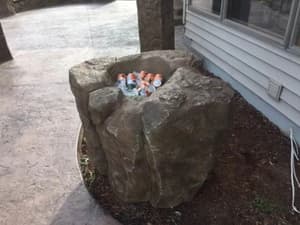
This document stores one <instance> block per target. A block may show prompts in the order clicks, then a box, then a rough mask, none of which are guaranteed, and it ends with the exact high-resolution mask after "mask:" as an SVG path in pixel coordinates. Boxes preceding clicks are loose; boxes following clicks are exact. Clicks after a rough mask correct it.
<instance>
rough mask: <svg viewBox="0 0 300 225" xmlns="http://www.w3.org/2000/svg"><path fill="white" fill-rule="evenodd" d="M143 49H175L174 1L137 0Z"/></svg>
mask: <svg viewBox="0 0 300 225" xmlns="http://www.w3.org/2000/svg"><path fill="white" fill-rule="evenodd" d="M137 7H138V20H139V34H140V43H141V51H142V52H143V51H151V50H165V49H174V16H173V13H174V12H173V10H174V7H173V1H165V0H137Z"/></svg>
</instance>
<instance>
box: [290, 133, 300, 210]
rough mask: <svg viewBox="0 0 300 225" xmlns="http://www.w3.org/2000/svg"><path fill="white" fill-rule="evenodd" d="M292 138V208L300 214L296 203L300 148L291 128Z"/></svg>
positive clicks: (299, 184) (299, 185)
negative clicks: (297, 166) (297, 165)
mask: <svg viewBox="0 0 300 225" xmlns="http://www.w3.org/2000/svg"><path fill="white" fill-rule="evenodd" d="M290 140H291V186H292V210H293V211H294V212H296V213H299V214H300V211H299V210H298V209H297V207H296V205H295V193H296V190H295V181H296V184H297V186H298V188H300V182H299V179H298V177H297V174H296V167H295V160H296V161H299V149H298V145H297V142H296V140H295V138H294V134H293V129H292V128H290Z"/></svg>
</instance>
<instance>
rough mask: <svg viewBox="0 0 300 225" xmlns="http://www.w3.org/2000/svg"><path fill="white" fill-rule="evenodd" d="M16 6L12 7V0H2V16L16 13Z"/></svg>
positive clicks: (0, 2) (0, 0)
mask: <svg viewBox="0 0 300 225" xmlns="http://www.w3.org/2000/svg"><path fill="white" fill-rule="evenodd" d="M14 13H15V11H14V8H13V7H12V4H11V1H9V0H0V18H2V17H6V16H10V15H12V14H14Z"/></svg>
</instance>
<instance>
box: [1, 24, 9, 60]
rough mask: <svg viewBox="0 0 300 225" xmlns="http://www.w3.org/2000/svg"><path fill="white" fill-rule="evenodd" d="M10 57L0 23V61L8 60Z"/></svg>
mask: <svg viewBox="0 0 300 225" xmlns="http://www.w3.org/2000/svg"><path fill="white" fill-rule="evenodd" d="M10 59H12V56H11V54H10V51H9V49H8V46H7V43H6V40H5V36H4V33H3V30H2V26H1V23H0V63H3V62H5V61H8V60H10Z"/></svg>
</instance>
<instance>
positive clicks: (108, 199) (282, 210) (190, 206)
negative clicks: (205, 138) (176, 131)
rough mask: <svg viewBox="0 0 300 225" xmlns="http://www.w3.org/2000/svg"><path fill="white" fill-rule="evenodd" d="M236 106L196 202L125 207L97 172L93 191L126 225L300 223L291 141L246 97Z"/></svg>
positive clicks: (194, 200)
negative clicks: (294, 209) (293, 187)
mask: <svg viewBox="0 0 300 225" xmlns="http://www.w3.org/2000/svg"><path fill="white" fill-rule="evenodd" d="M232 108H233V126H232V128H231V129H229V130H228V132H227V133H226V135H225V137H224V142H223V143H222V144H221V145H220V146H218V148H217V152H218V154H217V160H216V164H215V168H214V171H213V172H212V174H211V175H210V177H209V178H208V180H207V182H206V183H205V185H204V186H203V187H202V188H201V189H200V191H199V193H198V194H197V195H196V196H195V198H194V199H193V200H192V201H191V202H188V203H184V204H182V205H180V206H178V207H176V208H173V209H155V208H153V207H151V205H150V204H148V203H138V204H126V203H122V202H121V201H119V200H118V199H116V198H115V197H114V195H113V193H112V191H111V189H110V187H109V184H108V180H107V178H106V177H103V176H98V175H97V174H96V175H95V178H94V180H93V182H91V183H90V185H89V186H88V189H89V191H90V192H91V193H92V195H93V196H95V198H96V199H97V200H98V201H99V204H100V205H101V206H102V207H103V208H104V209H105V210H107V211H108V212H109V213H110V214H111V215H112V216H113V217H114V218H116V219H117V220H119V221H120V222H121V223H123V224H124V225H286V224H289V225H299V224H300V216H299V215H293V214H292V213H291V211H290V204H291V194H290V193H291V188H290V174H289V171H290V168H289V157H290V143H289V139H288V138H287V137H285V136H284V135H283V134H281V132H280V131H279V129H278V128H277V127H275V126H274V125H273V124H272V123H271V122H269V121H268V119H266V118H265V117H264V116H263V115H262V114H261V113H259V112H258V111H257V110H256V109H254V108H253V107H252V106H250V105H249V104H248V103H247V102H246V101H245V100H244V99H243V98H242V97H241V96H240V95H238V94H236V95H235V97H234V99H233V107H232ZM83 151H84V153H85V151H86V150H85V147H84V148H83ZM298 166H299V165H298ZM299 174H300V173H299ZM298 196H300V193H299V195H298ZM297 200H298V203H299V207H300V199H299V198H298V199H297Z"/></svg>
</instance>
